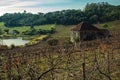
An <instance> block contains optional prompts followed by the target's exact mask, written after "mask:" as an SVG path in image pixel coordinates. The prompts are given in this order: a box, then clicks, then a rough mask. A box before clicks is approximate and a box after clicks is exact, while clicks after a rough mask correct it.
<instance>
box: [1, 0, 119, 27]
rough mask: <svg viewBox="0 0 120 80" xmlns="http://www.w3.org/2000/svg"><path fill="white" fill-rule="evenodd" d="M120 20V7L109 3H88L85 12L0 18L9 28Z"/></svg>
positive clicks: (4, 16) (73, 11) (24, 14)
mask: <svg viewBox="0 0 120 80" xmlns="http://www.w3.org/2000/svg"><path fill="white" fill-rule="evenodd" d="M114 20H120V6H114V5H111V4H109V3H107V2H100V3H90V4H89V3H88V4H86V6H85V8H84V9H83V10H80V9H78V10H74V9H73V10H62V11H55V12H48V13H45V14H44V13H38V14H32V13H27V12H26V11H24V12H23V13H11V14H10V13H6V14H4V15H3V16H1V17H0V21H2V22H4V23H5V26H7V27H15V26H21V27H22V26H35V25H43V24H61V25H74V24H78V23H79V22H81V21H88V22H90V23H98V22H99V23H101V22H108V21H114Z"/></svg>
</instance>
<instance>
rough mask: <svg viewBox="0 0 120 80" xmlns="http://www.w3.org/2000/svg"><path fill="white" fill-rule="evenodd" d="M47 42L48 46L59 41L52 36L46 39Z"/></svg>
mask: <svg viewBox="0 0 120 80" xmlns="http://www.w3.org/2000/svg"><path fill="white" fill-rule="evenodd" d="M47 43H48V44H49V45H50V46H55V45H57V44H58V43H59V41H58V39H54V38H52V39H49V40H48V41H47Z"/></svg>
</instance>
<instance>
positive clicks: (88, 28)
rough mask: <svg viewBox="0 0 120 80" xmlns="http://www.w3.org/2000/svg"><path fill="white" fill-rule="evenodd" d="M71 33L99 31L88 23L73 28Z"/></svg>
mask: <svg viewBox="0 0 120 80" xmlns="http://www.w3.org/2000/svg"><path fill="white" fill-rule="evenodd" d="M71 31H99V29H98V28H97V27H95V26H93V25H91V24H90V23H88V22H81V23H80V24H78V25H76V26H75V27H73V28H72V29H71Z"/></svg>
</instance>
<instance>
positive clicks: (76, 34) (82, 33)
mask: <svg viewBox="0 0 120 80" xmlns="http://www.w3.org/2000/svg"><path fill="white" fill-rule="evenodd" d="M108 36H109V31H108V30H106V29H99V28H97V27H95V26H93V25H91V24H90V23H88V22H81V23H80V24H78V25H76V26H75V27H73V28H72V29H71V35H70V38H71V41H72V42H74V41H75V39H76V38H77V39H78V40H79V41H86V40H94V39H98V38H105V37H108Z"/></svg>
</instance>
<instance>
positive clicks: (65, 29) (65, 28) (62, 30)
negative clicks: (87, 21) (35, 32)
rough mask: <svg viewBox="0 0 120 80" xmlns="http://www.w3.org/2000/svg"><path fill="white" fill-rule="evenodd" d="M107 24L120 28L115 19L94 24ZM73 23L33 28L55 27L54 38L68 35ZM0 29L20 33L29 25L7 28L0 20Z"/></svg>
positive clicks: (111, 28)
mask: <svg viewBox="0 0 120 80" xmlns="http://www.w3.org/2000/svg"><path fill="white" fill-rule="evenodd" d="M105 24H107V25H108V27H107V29H109V30H119V29H120V20H117V21H111V22H106V23H102V24H95V26H97V27H98V28H104V27H103V25H105ZM74 26H75V25H54V24H47V25H40V26H34V28H35V29H43V30H48V29H50V28H51V27H55V28H56V33H55V34H52V37H54V38H61V37H69V36H70V29H71V28H72V27H74ZM0 29H2V30H4V29H9V31H12V30H18V31H19V32H20V33H22V32H23V31H26V30H28V29H30V26H23V27H12V28H8V27H5V26H4V23H3V22H0Z"/></svg>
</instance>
